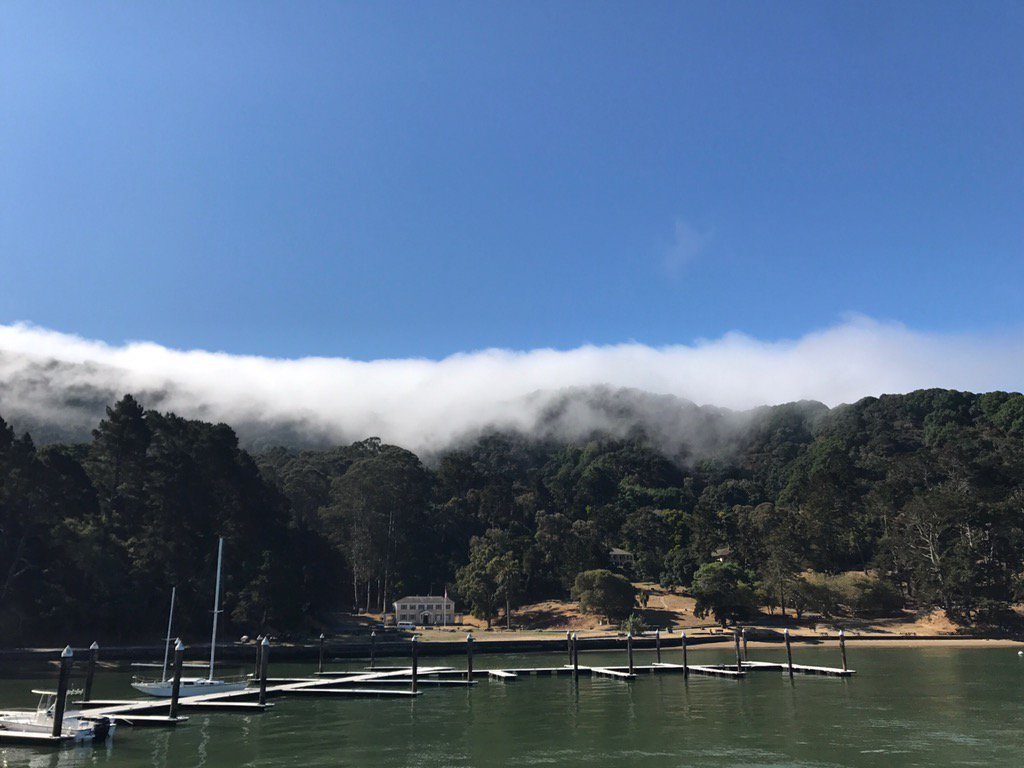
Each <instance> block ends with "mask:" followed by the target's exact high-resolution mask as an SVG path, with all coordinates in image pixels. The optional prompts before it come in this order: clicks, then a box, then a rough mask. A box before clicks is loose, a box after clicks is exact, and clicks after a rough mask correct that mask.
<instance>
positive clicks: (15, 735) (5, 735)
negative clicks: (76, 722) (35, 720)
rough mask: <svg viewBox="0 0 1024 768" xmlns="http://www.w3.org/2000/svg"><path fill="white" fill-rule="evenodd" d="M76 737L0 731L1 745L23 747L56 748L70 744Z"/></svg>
mask: <svg viewBox="0 0 1024 768" xmlns="http://www.w3.org/2000/svg"><path fill="white" fill-rule="evenodd" d="M73 741H74V736H71V735H69V734H65V735H64V736H50V735H49V734H46V733H33V732H32V731H8V730H3V729H0V744H19V745H21V746H28V747H31V746H36V747H43V746H45V747H55V746H60V745H62V744H70V743H72V742H73Z"/></svg>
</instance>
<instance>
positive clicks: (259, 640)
mask: <svg viewBox="0 0 1024 768" xmlns="http://www.w3.org/2000/svg"><path fill="white" fill-rule="evenodd" d="M262 642H263V635H256V663H255V665H254V666H253V668H252V676H253V677H255V678H257V679H258V678H259V676H260V657H261V654H262V653H263V651H262V650H261V646H260V643H262Z"/></svg>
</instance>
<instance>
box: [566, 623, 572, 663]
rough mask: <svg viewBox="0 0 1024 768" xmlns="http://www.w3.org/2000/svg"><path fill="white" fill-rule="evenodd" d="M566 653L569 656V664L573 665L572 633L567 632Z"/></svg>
mask: <svg viewBox="0 0 1024 768" xmlns="http://www.w3.org/2000/svg"><path fill="white" fill-rule="evenodd" d="M565 652H566V654H568V656H569V663H570V664H572V633H571V632H569V630H565Z"/></svg>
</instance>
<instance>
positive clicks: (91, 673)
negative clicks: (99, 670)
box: [83, 640, 100, 701]
mask: <svg viewBox="0 0 1024 768" xmlns="http://www.w3.org/2000/svg"><path fill="white" fill-rule="evenodd" d="M99 657H100V644H99V643H97V642H96V641H95V640H94V641H93V644H92V645H90V646H89V666H88V668H87V669H86V673H85V691H84V692H83V698H84V700H85V701H89V700H90V699H91V698H92V683H93V680H94V679H95V678H96V662H97V661H98V660H99Z"/></svg>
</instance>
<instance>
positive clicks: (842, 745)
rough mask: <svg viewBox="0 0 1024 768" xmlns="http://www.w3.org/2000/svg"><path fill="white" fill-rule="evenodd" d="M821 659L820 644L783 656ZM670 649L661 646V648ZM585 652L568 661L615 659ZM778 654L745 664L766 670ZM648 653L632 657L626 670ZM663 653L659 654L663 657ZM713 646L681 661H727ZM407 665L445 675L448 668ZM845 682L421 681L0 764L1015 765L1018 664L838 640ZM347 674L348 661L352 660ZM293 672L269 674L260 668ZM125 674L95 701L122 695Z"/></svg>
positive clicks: (1022, 734) (4, 702) (762, 675)
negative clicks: (405, 694) (381, 694)
mask: <svg viewBox="0 0 1024 768" xmlns="http://www.w3.org/2000/svg"><path fill="white" fill-rule="evenodd" d="M796 650H797V655H798V658H797V661H798V662H803V663H807V664H822V665H830V666H834V665H835V664H836V662H837V661H838V659H837V658H836V656H837V654H836V652H835V650H830V649H817V648H810V649H809V648H803V647H800V648H797V649H796ZM675 653H678V651H676V652H675ZM623 655H624V654H622V653H616V654H610V653H594V654H584V655H583V656H582V657H581V660H582V663H584V664H595V665H596V664H599V663H605V664H611V663H616V664H621V663H624V662H623ZM783 655H784V653H783V654H780V653H778V652H777V651H774V650H771V651H757V652H756V653H752V658H755V659H760V660H765V661H775V660H779V661H781V660H782V656H783ZM650 656H651V654H647V653H637V663H643V662H644V661H647V660H649V659H650ZM665 656H666V658H665V660H666V661H669V660H673V661H674V660H676V659H674V658H673V653H672V652H668V651H667V652H666V653H665ZM729 660H730V656H729V652H728V651H726V650H724V649H723V650H721V651H720V650H717V649H716V650H700V651H698V652H694V653H693V654H692V655H691V657H690V661H691V663H710V662H712V661H714V662H720V661H729ZM563 661H564V659H563V658H562V657H561V656H552V655H547V656H540V655H530V656H482V655H478V656H477V659H476V662H477V663H476V666H477V667H478V668H482V667H499V666H550V665H560V664H562V663H563ZM423 663H424V664H437V663H452V664H461V663H462V660H461V659H449V660H444V661H438V660H434V659H426V660H424V662H423ZM850 663H851V666H852V667H855V668H856V669H857V670H858V672H857V675H856V676H855V677H854V678H852V679H851V680H840V679H834V678H817V677H799V676H798V677H797V679H796V682H795V684H794V685H790V683H789V680H788V678H787V677H786V676H784V675H782V674H779V673H775V672H759V673H756V674H751V675H749V676H748V677H747V679H745V680H742V681H733V680H721V679H715V678H702V677H691V678H690V679H689V681H688V682H686V681H684V680H683V678H682V676H677V675H661V676H642V677H640V678H638V679H636V680H634V681H632V682H629V683H626V682H620V681H615V680H606V679H598V678H594V679H586V678H584V679H581V681H580V683H579V687H578V688H577V687H576V686H574V684H573V682H572V680H571V678H564V677H559V678H554V677H522V678H520V679H518V680H516V681H514V682H511V683H496V682H489V681H480V682H479V683H477V685H476V686H474V687H473V688H471V689H465V688H426V689H424V693H423V695H422V696H420V697H419V698H418V699H416V700H398V699H391V700H388V699H362V700H358V699H356V700H334V699H303V700H296V699H277V700H276V706H275V707H274V708H273V709H272V710H271V711H269V712H266V713H264V714H258V715H234V714H201V715H196V714H191V715H190V720H189V722H188V723H187V724H184V725H182V726H179V727H178V728H177V729H175V730H162V729H141V728H140V729H129V728H121V729H119V730H118V732H117V734H116V736H115V738H114V740H113V742H112V743H111V744H109V745H107V746H104V747H78V748H73V749H64V750H60V751H47V750H39V749H35V750H29V749H23V748H11V747H0V766H5V767H6V766H26V765H27V766H74V767H78V766H109V768H129V767H131V768H135V767H136V766H152V767H153V768H163V766H171V767H173V768H179V767H182V768H184V767H188V766H207V767H208V768H221V767H225V768H226V767H227V766H267V767H277V766H303V768H312V767H313V766H359V767H360V768H376V767H377V766H381V767H383V766H388V767H389V768H390V767H392V766H533V765H543V766H549V765H550V766H587V767H588V768H601V767H603V766H609V767H610V766H634V765H635V766H701V768H704V767H712V766H742V767H743V768H757V767H759V766H917V765H920V766H932V767H934V766H970V765H985V766H1020V765H1022V764H1024V696H1022V684H1024V659H1022V658H1018V656H1017V653H1016V650H1014V649H1009V648H1003V649H953V648H927V649H916V648H915V649H911V648H903V649H880V648H873V649H868V648H861V647H857V646H854V647H852V648H851V650H850ZM353 666H354V664H353ZM308 671H309V667H308V666H297V665H283V664H280V665H274V666H273V668H272V674H278V675H284V674H297V673H306V672H308ZM128 679H129V675H128V674H127V673H115V672H104V673H103V674H102V675H101V676H99V677H98V679H97V695H98V696H105V697H111V696H112V697H118V698H124V697H127V696H129V694H131V693H132V691H131V690H130V689H129V688H128ZM50 681H52V677H50V678H49V679H47V678H46V677H45V676H42V675H38V676H20V677H19V678H18V679H11V678H7V679H3V680H0V706H21V705H32V704H33V703H34V702H33V700H32V697H31V695H29V694H27V689H29V688H32V687H39V685H41V684H51V682H50Z"/></svg>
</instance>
